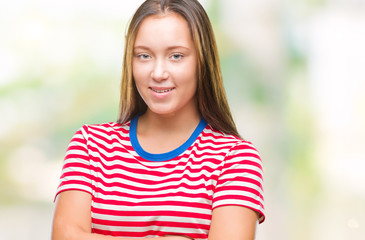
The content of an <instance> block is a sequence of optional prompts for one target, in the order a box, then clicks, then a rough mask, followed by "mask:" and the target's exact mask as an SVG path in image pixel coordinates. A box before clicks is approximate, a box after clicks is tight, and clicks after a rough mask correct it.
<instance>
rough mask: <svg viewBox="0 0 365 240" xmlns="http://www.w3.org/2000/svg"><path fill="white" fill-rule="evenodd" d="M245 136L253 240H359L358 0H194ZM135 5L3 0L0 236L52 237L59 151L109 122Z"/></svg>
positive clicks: (364, 198) (363, 38) (362, 45)
mask: <svg viewBox="0 0 365 240" xmlns="http://www.w3.org/2000/svg"><path fill="white" fill-rule="evenodd" d="M200 2H201V3H202V4H203V6H204V7H205V8H206V10H207V12H208V14H209V16H210V18H211V21H212V23H213V26H214V30H215V34H216V38H217V41H218V46H219V52H220V57H221V65H222V71H223V75H224V81H225V86H226V91H227V94H228V98H229V102H230V105H231V107H232V111H233V114H234V118H235V120H236V123H237V125H238V128H239V131H240V133H241V134H242V136H244V138H245V139H247V140H250V141H252V142H253V143H254V144H255V145H256V147H257V148H258V149H259V151H260V153H261V156H262V159H263V162H264V171H265V203H266V215H267V216H266V221H265V223H263V224H262V225H260V226H259V228H258V236H257V239H258V240H264V239H270V240H323V239H332V240H340V239H341V240H342V239H346V240H349V239H363V237H364V236H365V140H364V139H365V111H364V110H365V0H295V1H292V0H224V1H223V0H221V1H218V0H201V1H200ZM141 3H142V0H138V1H136V0H135V1H126V0H108V1H99V0H97V1H96V0H95V1H94V0H92V1H90V0H89V1H86V0H78V1H71V0H64V1H54V0H33V1H26V0H15V1H6V2H5V1H2V2H1V3H0V239H1V240H8V239H9V240H10V239H15V240H20V239H22V240H27V239H29V240H40V239H49V234H50V226H51V219H52V211H53V198H54V194H55V191H56V188H57V185H58V180H59V176H60V173H61V168H62V161H63V157H64V154H65V151H66V148H67V145H68V142H69V140H70V138H71V137H72V135H73V134H74V132H75V131H76V130H77V129H78V128H79V127H80V126H81V125H83V124H85V123H88V124H92V123H102V122H109V121H115V120H116V118H117V113H118V102H119V96H118V95H119V86H120V76H121V66H122V52H123V47H124V35H125V28H126V25H127V23H128V21H129V19H130V18H131V16H132V14H133V13H134V11H135V10H136V8H137V7H138V6H139V5H140V4H141Z"/></svg>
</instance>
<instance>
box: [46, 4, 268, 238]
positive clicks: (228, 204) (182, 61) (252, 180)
mask: <svg viewBox="0 0 365 240" xmlns="http://www.w3.org/2000/svg"><path fill="white" fill-rule="evenodd" d="M123 64H124V65H123V76H122V85H121V101H120V113H119V119H118V122H116V123H106V124H98V125H84V126H83V127H82V128H80V129H79V130H78V131H77V132H76V134H75V135H74V137H73V138H72V140H71V143H70V145H69V148H68V150H67V153H66V157H65V161H64V167H63V172H62V176H61V183H60V186H59V188H58V192H57V196H56V206H55V213H54V219H53V227H52V239H53V240H61V239H62V240H63V239H75V240H76V239H77V240H83V239H85V240H93V239H95V240H96V239H98V240H107V239H109V240H115V239H121V240H123V239H130V238H133V239H154V240H158V239H161V240H178V239H196V240H198V239H201V240H202V239H209V240H226V239H229V240H236V239H237V240H243V239H254V236H255V228H256V223H257V222H262V221H263V220H264V207H263V189H262V164H261V160H260V157H259V155H258V153H257V151H256V149H255V148H254V147H253V146H252V144H251V143H250V142H247V141H244V140H242V139H241V138H240V137H239V134H238V133H237V130H236V127H235V124H234V122H233V120H232V116H231V113H230V111H229V107H228V104H227V100H226V97H225V92H224V88H223V83H222V76H221V72H220V66H219V59H218V54H217V48H216V44H215V40H214V35H213V32H212V28H211V24H210V22H209V19H208V16H207V14H206V12H205V11H204V9H203V8H202V6H201V5H200V4H199V2H198V1H196V0H147V1H145V2H144V3H143V4H142V5H141V6H140V8H139V9H138V10H137V12H136V13H135V15H134V17H133V19H132V21H131V23H130V26H129V30H128V33H127V37H126V45H125V53H124V63H123ZM116 237H119V238H116Z"/></svg>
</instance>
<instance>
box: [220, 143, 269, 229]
mask: <svg viewBox="0 0 365 240" xmlns="http://www.w3.org/2000/svg"><path fill="white" fill-rule="evenodd" d="M227 205H237V206H243V207H247V208H250V209H252V210H254V211H256V212H257V213H258V214H259V222H260V223H262V222H263V221H264V219H265V210H264V197H263V168H262V161H261V158H260V156H259V153H258V151H257V150H256V148H255V147H254V146H253V145H252V144H251V143H250V142H246V141H241V142H239V143H238V144H236V145H235V146H234V147H232V148H231V150H230V152H229V153H228V154H227V155H226V157H225V162H224V165H223V167H222V170H221V173H220V176H219V178H218V181H217V185H216V188H215V191H214V194H213V209H214V208H216V207H220V206H227Z"/></svg>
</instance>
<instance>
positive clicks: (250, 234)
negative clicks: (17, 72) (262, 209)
mask: <svg viewBox="0 0 365 240" xmlns="http://www.w3.org/2000/svg"><path fill="white" fill-rule="evenodd" d="M257 221H258V215H257V213H256V212H255V211H253V210H251V209H249V208H246V207H241V206H222V207H217V208H215V209H214V210H213V214H212V223H211V225H210V231H209V236H208V240H225V239H229V240H253V239H255V231H256V223H257Z"/></svg>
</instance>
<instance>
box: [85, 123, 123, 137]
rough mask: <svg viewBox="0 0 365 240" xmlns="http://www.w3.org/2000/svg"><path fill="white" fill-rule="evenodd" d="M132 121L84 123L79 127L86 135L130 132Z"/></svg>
mask: <svg viewBox="0 0 365 240" xmlns="http://www.w3.org/2000/svg"><path fill="white" fill-rule="evenodd" d="M129 126H130V122H129V121H128V122H125V123H122V124H120V123H118V122H104V123H96V124H84V125H82V126H81V127H80V128H79V129H78V132H81V133H82V134H84V135H88V136H90V135H91V136H93V135H114V134H122V135H123V134H128V133H129Z"/></svg>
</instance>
